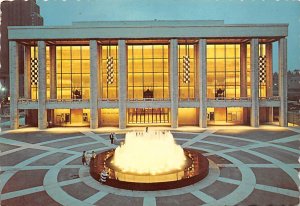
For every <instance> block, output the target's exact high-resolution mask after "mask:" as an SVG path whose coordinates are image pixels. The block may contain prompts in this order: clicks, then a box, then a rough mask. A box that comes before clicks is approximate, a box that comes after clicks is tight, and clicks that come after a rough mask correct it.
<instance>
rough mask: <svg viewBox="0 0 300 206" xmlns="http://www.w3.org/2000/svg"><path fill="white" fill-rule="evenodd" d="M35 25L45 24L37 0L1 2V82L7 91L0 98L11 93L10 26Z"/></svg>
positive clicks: (20, 60) (20, 63) (20, 69)
mask: <svg viewBox="0 0 300 206" xmlns="http://www.w3.org/2000/svg"><path fill="white" fill-rule="evenodd" d="M23 25H24V26H35V25H38V26H40V25H43V17H41V16H40V8H39V6H38V5H37V4H36V0H28V1H24V0H14V1H2V2H1V50H0V56H1V65H0V74H1V75H0V82H1V84H2V86H3V87H4V88H5V91H2V92H1V93H0V98H1V99H2V98H3V97H7V95H9V93H8V91H9V49H8V30H7V27H8V26H23ZM18 51H19V54H18V56H19V57H23V55H24V49H23V46H19V48H18ZM23 68H24V61H23V58H20V59H19V72H20V75H21V76H22V75H23ZM20 81H21V82H20V84H19V85H20V87H21V88H20V94H21V95H22V94H23V93H22V92H23V91H24V88H22V86H23V85H24V82H23V78H20Z"/></svg>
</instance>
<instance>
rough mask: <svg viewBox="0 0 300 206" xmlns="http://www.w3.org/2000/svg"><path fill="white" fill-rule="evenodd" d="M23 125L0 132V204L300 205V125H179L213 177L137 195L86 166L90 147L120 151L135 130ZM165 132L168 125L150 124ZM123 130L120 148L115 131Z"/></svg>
mask: <svg viewBox="0 0 300 206" xmlns="http://www.w3.org/2000/svg"><path fill="white" fill-rule="evenodd" d="M142 129H144V128H140V127H136V128H130V129H128V130H119V129H118V128H100V129H96V130H90V129H88V128H72V129H70V128H51V129H47V130H42V131H41V130H38V129H37V128H23V129H18V130H7V131H3V132H1V134H0V150H1V154H0V164H1V165H0V166H1V171H0V176H1V182H0V189H1V205H3V206H4V205H6V206H8V205H14V206H18V205H45V204H46V205H106V206H109V205H124V206H126V205H149V206H155V205H157V206H160V205H161V206H162V205H164V206H165V205H170V206H171V205H172V206H173V205H189V206H190V205H202V204H204V205H297V204H299V189H298V188H299V184H300V183H299V178H298V172H299V168H300V164H299V162H298V158H299V154H300V152H299V137H300V129H299V127H288V128H282V127H278V126H271V125H269V126H260V127H259V128H253V127H249V126H227V127H221V126H218V127H209V128H208V129H201V128H199V127H179V128H177V129H174V130H172V131H171V132H172V134H173V136H174V137H175V140H176V142H177V143H178V144H180V145H182V147H183V148H192V149H196V150H199V151H200V152H201V153H202V154H204V155H205V156H206V157H207V158H208V159H209V163H210V168H209V174H208V176H207V177H206V178H205V179H203V180H202V181H200V182H198V183H195V184H193V185H190V186H187V187H183V188H178V189H172V190H161V191H153V192H151V191H146V192H144V191H132V190H124V189H116V188H113V187H110V186H107V185H105V184H100V183H99V182H98V181H96V180H94V179H93V178H92V177H91V176H90V174H89V167H88V166H83V165H82V163H81V154H82V151H83V150H86V151H88V152H91V151H92V150H94V151H95V152H96V153H99V152H102V151H105V150H109V149H112V148H115V147H116V146H117V145H118V144H119V142H120V141H122V140H124V136H125V135H124V134H125V132H126V131H129V130H131V131H132V130H142ZM149 129H150V130H152V129H153V130H154V129H155V130H166V129H169V127H155V128H153V127H150V128H149ZM111 131H114V132H116V134H117V141H116V144H115V145H111V144H110V140H109V134H110V132H111Z"/></svg>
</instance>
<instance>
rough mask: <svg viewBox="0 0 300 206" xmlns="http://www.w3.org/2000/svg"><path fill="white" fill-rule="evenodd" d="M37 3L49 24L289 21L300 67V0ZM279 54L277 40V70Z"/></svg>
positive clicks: (293, 61) (294, 60)
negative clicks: (167, 21) (145, 21)
mask: <svg viewBox="0 0 300 206" xmlns="http://www.w3.org/2000/svg"><path fill="white" fill-rule="evenodd" d="M37 3H38V5H39V6H40V9H41V15H42V16H43V17H44V24H45V25H70V24H71V23H72V22H73V21H101V20H103V21H109V20H112V21H114V20H153V19H158V20H224V21H225V24H241V23H288V24H289V35H288V69H290V70H294V69H300V0H278V1H276V0H264V1H262V0H244V1H241V0H210V1H209V0H64V1H63V0H48V1H44V0H37ZM277 55H278V54H277V44H274V70H275V71H277V66H278V64H277Z"/></svg>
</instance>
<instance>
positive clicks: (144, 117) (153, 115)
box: [128, 108, 170, 125]
mask: <svg viewBox="0 0 300 206" xmlns="http://www.w3.org/2000/svg"><path fill="white" fill-rule="evenodd" d="M169 122H170V117H169V109H168V108H136V109H128V124H134V125H137V124H168V123H169Z"/></svg>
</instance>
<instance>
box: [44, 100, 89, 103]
mask: <svg viewBox="0 0 300 206" xmlns="http://www.w3.org/2000/svg"><path fill="white" fill-rule="evenodd" d="M87 101H89V99H48V100H47V102H48V103H59V102H61V103H67V102H70V103H73V102H75V103H80V102H87Z"/></svg>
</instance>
